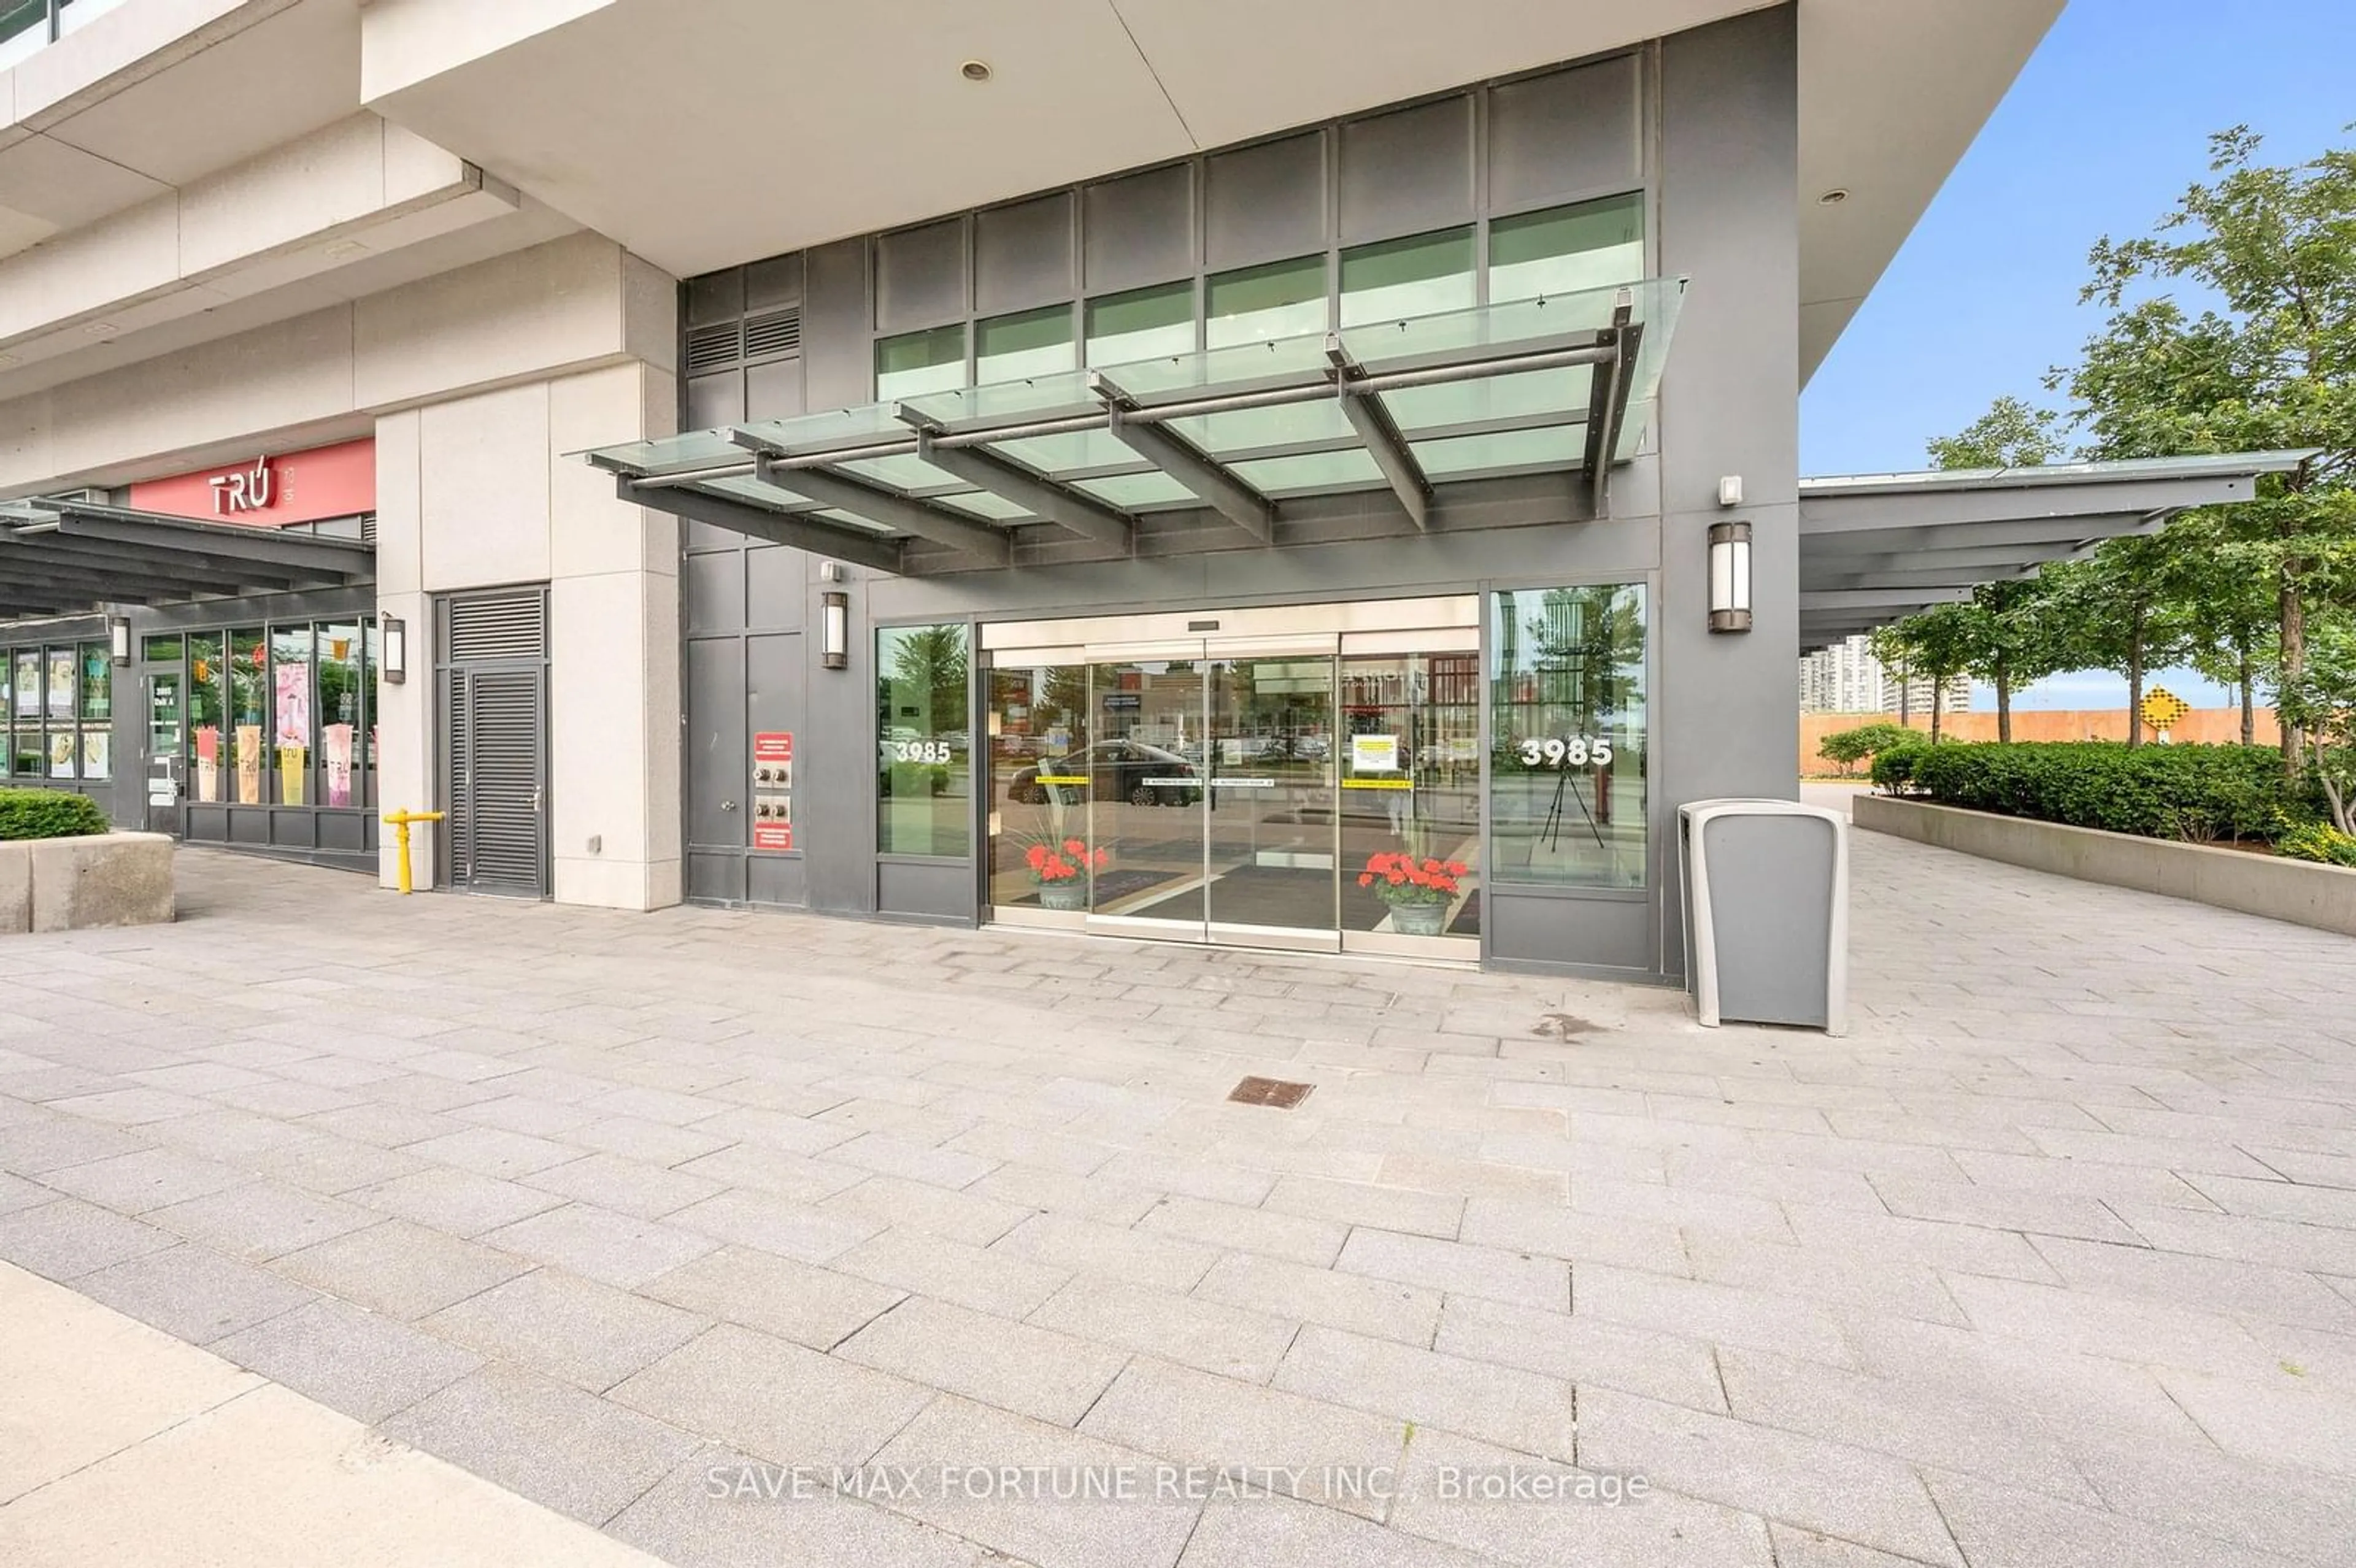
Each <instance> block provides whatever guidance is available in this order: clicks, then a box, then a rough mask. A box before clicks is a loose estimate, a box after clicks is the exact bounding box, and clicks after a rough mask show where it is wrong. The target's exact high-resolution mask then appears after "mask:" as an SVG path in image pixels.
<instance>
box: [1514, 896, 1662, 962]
mask: <svg viewBox="0 0 2356 1568" xmlns="http://www.w3.org/2000/svg"><path fill="white" fill-rule="evenodd" d="M1481 924H1482V926H1483V928H1484V929H1485V930H1486V931H1487V933H1488V936H1489V953H1490V955H1491V956H1492V957H1494V958H1497V959H1501V960H1503V961H1505V962H1506V963H1512V964H1559V965H1580V966H1581V967H1585V968H1591V969H1629V970H1637V971H1644V972H1651V971H1652V970H1653V969H1654V968H1655V953H1654V946H1653V936H1654V923H1653V905H1652V902H1651V901H1649V900H1638V899H1628V900H1602V899H1577V898H1557V897H1547V896H1545V895H1538V894H1528V893H1524V894H1520V895H1516V894H1515V891H1514V890H1513V889H1512V888H1510V887H1497V886H1492V887H1486V888H1483V889H1482V890H1481Z"/></svg>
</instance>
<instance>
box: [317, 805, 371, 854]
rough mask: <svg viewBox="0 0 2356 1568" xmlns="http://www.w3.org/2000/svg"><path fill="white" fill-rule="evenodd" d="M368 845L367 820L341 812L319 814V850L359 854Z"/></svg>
mask: <svg viewBox="0 0 2356 1568" xmlns="http://www.w3.org/2000/svg"><path fill="white" fill-rule="evenodd" d="M368 847H369V844H368V818H366V817H364V816H357V815H347V814H345V813H342V812H335V811H323V812H321V813H320V814H319V848H322V849H343V850H348V851H349V852H351V853H352V854H355V855H357V854H359V852H360V851H362V850H364V849H366V848H368Z"/></svg>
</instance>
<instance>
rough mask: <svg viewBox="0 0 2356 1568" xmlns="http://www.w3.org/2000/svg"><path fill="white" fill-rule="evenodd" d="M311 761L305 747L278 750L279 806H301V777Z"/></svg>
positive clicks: (286, 747) (307, 749)
mask: <svg viewBox="0 0 2356 1568" xmlns="http://www.w3.org/2000/svg"><path fill="white" fill-rule="evenodd" d="M310 761H311V752H310V748H308V747H306V746H281V747H279V748H278V803H279V804H280V805H304V804H305V801H304V799H303V777H304V774H305V772H306V771H307V770H308V768H309V765H310Z"/></svg>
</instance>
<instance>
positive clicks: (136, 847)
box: [0, 833, 177, 935]
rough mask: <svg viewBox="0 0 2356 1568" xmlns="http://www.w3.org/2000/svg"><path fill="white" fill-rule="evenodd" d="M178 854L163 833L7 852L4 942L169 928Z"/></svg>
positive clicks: (1, 851) (1, 890) (41, 841)
mask: <svg viewBox="0 0 2356 1568" xmlns="http://www.w3.org/2000/svg"><path fill="white" fill-rule="evenodd" d="M172 851H173V842H172V839H171V838H170V837H169V836H168V835H166V834H162V833H103V834H92V835H91V836H90V837H83V838H34V839H28V840H26V841H24V842H22V843H16V844H0V935H6V934H9V933H20V932H25V931H43V932H47V931H87V930H91V929H94V928H96V927H100V926H112V925H158V924H162V923H166V922H168V921H170V920H172V919H173V918H174V916H175V914H176V912H177V910H176V907H175V905H174V902H173V893H172Z"/></svg>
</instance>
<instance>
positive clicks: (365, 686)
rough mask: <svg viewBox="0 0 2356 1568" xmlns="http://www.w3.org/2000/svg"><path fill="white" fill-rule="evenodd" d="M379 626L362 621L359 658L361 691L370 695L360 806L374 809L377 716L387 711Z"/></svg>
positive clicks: (362, 748)
mask: <svg viewBox="0 0 2356 1568" xmlns="http://www.w3.org/2000/svg"><path fill="white" fill-rule="evenodd" d="M379 624H380V623H379V622H376V621H373V620H369V621H363V622H361V623H360V657H361V659H362V661H363V668H362V669H361V671H360V677H361V678H360V688H361V689H362V690H363V691H365V692H366V693H367V694H368V717H367V719H366V720H365V721H364V722H363V724H362V727H361V730H360V762H361V766H360V772H361V777H362V779H363V781H364V782H363V784H362V786H361V789H360V799H359V804H360V805H376V804H377V795H376V754H377V717H376V716H377V715H378V714H379V713H380V712H382V711H383V710H384V709H383V700H384V689H383V682H382V680H381V678H380V676H379V674H378V672H379V671H380V669H382V668H383V666H382V664H381V663H380V660H379V658H378V653H377V635H378V631H377V629H378V626H379Z"/></svg>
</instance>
